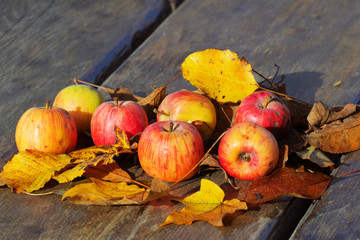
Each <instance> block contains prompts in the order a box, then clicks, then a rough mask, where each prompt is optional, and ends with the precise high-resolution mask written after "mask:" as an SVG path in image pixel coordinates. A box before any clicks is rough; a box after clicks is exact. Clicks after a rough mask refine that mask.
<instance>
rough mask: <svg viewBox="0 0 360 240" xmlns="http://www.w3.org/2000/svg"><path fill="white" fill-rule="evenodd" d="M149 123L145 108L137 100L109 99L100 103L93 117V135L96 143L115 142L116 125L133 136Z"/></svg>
mask: <svg viewBox="0 0 360 240" xmlns="http://www.w3.org/2000/svg"><path fill="white" fill-rule="evenodd" d="M148 125H149V122H148V118H147V115H146V113H145V110H144V109H143V108H142V106H141V105H140V104H138V103H137V102H134V101H117V100H115V101H108V102H104V103H102V104H100V106H99V107H98V108H97V109H96V110H95V112H94V114H93V116H92V118H91V124H90V128H91V137H92V139H93V142H94V144H95V145H102V144H114V143H115V141H116V138H115V132H114V127H115V126H118V127H119V128H120V129H121V130H122V131H124V132H125V133H126V135H127V137H128V138H131V137H133V136H134V135H136V134H138V133H141V132H142V131H143V130H144V129H145V128H146V127H147V126H148Z"/></svg>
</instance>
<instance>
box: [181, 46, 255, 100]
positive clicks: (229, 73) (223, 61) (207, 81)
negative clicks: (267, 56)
mask: <svg viewBox="0 0 360 240" xmlns="http://www.w3.org/2000/svg"><path fill="white" fill-rule="evenodd" d="M181 69H182V72H183V77H184V78H185V79H186V80H188V81H189V82H190V83H191V84H192V85H194V86H196V87H197V88H199V89H201V90H202V91H203V92H205V94H206V95H208V96H209V97H211V98H213V99H215V100H217V101H218V102H239V101H242V100H243V99H244V98H245V97H246V96H248V95H249V94H251V93H252V92H254V91H255V90H256V89H258V87H259V85H258V84H257V82H256V80H255V78H254V75H253V74H252V69H251V66H250V64H249V63H248V62H247V61H246V60H245V59H244V58H242V59H239V57H238V54H237V53H235V52H231V51H230V50H218V49H206V50H204V51H199V52H195V53H192V54H190V55H189V56H188V57H187V58H186V59H185V61H184V62H183V63H182V65H181Z"/></svg>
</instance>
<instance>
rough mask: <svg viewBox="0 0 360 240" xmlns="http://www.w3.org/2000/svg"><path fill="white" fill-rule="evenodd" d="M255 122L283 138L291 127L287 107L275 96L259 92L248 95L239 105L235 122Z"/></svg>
mask: <svg viewBox="0 0 360 240" xmlns="http://www.w3.org/2000/svg"><path fill="white" fill-rule="evenodd" d="M245 121H249V122H254V123H257V124H259V125H261V126H263V127H264V128H266V129H267V130H269V131H271V132H272V133H273V134H274V135H275V137H277V138H282V137H284V135H285V134H286V133H287V131H288V130H289V128H290V125H291V115H290V111H289V109H288V108H287V106H286V105H285V104H284V103H283V102H282V101H281V100H280V98H278V97H277V96H276V95H275V94H273V93H270V92H267V91H258V92H254V93H252V94H250V95H248V96H247V97H246V98H245V99H244V100H243V101H242V102H241V103H240V105H239V107H238V109H237V110H236V113H235V118H234V122H235V124H236V123H240V122H245Z"/></svg>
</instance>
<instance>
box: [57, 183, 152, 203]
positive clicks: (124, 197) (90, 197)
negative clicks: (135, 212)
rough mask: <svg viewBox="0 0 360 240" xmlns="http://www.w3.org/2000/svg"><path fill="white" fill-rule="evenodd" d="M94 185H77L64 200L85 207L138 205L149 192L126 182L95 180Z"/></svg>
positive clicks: (68, 192)
mask: <svg viewBox="0 0 360 240" xmlns="http://www.w3.org/2000/svg"><path fill="white" fill-rule="evenodd" d="M91 180H92V181H93V182H92V183H83V184H79V185H76V186H75V187H73V188H71V189H70V190H68V191H67V192H66V193H65V194H64V195H63V197H62V200H69V201H70V202H71V203H73V204H83V205H125V204H138V202H140V201H142V200H143V199H144V198H145V197H146V196H147V195H148V192H149V190H146V189H144V188H139V187H138V186H136V185H128V184H127V183H125V182H120V183H113V182H106V181H101V180H98V179H95V178H92V179H91Z"/></svg>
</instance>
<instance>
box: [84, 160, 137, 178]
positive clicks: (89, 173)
mask: <svg viewBox="0 0 360 240" xmlns="http://www.w3.org/2000/svg"><path fill="white" fill-rule="evenodd" d="M83 175H84V177H86V178H96V179H100V180H103V181H110V182H131V181H132V179H131V176H130V175H129V174H128V173H127V172H126V171H124V170H123V169H121V168H120V167H119V165H118V164H117V163H116V162H114V163H110V164H98V165H97V166H96V167H95V166H91V165H90V166H88V167H87V169H86V171H85V173H84V174H83Z"/></svg>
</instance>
